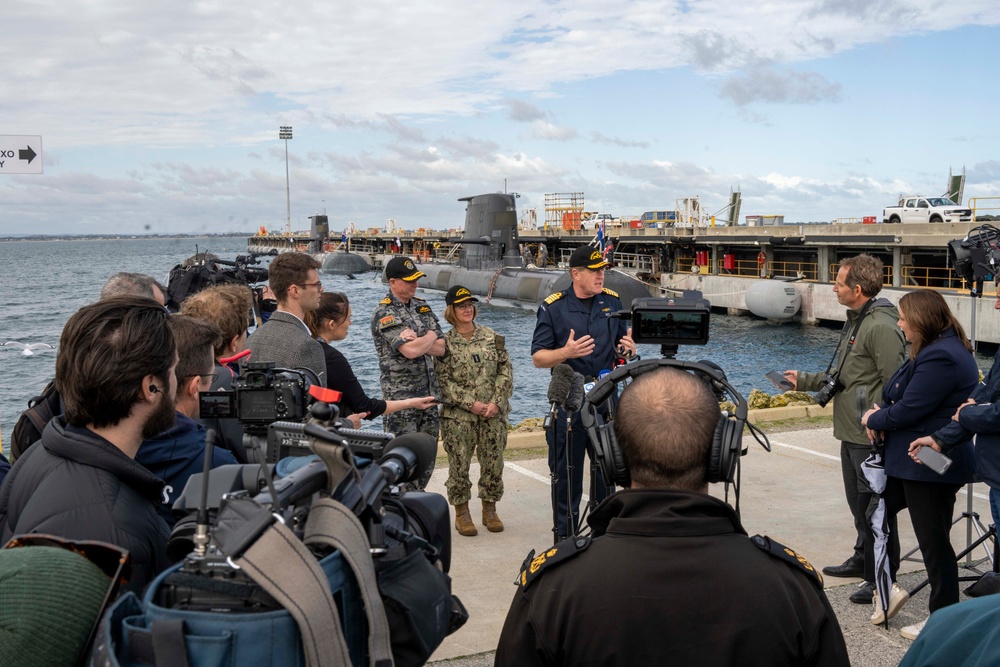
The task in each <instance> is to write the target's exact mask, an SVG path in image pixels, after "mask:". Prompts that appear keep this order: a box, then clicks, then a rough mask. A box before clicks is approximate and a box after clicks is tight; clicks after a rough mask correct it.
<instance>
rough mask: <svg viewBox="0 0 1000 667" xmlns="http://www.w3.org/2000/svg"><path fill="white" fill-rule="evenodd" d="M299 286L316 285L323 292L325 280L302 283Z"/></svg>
mask: <svg viewBox="0 0 1000 667" xmlns="http://www.w3.org/2000/svg"><path fill="white" fill-rule="evenodd" d="M299 287H315V288H316V289H318V290H319V291H320V292H322V291H323V281H322V280H317V281H316V282H314V283H302V284H301V285H299Z"/></svg>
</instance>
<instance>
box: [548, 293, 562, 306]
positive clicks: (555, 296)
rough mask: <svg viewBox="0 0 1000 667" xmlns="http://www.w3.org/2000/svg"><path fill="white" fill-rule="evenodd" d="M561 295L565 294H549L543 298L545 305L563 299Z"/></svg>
mask: <svg viewBox="0 0 1000 667" xmlns="http://www.w3.org/2000/svg"><path fill="white" fill-rule="evenodd" d="M563 294H565V292H556V293H555V294H550V295H548V296H547V297H545V303H547V304H553V303H555V302H556V301H558V300H559V299H561V298H562V297H563Z"/></svg>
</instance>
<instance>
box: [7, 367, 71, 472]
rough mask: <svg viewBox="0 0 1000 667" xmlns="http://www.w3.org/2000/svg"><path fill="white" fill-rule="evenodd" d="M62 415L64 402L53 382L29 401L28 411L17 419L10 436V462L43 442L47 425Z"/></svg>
mask: <svg viewBox="0 0 1000 667" xmlns="http://www.w3.org/2000/svg"><path fill="white" fill-rule="evenodd" d="M62 413H63V408H62V401H61V400H60V399H59V392H58V391H56V383H55V380H53V381H52V382H49V383H48V384H47V385H45V389H42V393H41V394H39V395H38V396H35V397H34V398H32V399H31V400H30V401H28V409H27V410H25V411H24V412H22V413H21V416H20V417H18V418H17V423H16V424H14V430H13V431H12V432H11V436H10V460H11V461H14V460H16V459H17V458H18V457H19V456H21V454H23V453H24V452H25V451H26V450H27V449H28V447H31V446H32V445H33V444H35V443H36V442H38V441H39V440H41V439H42V431H44V430H45V425H46V424H48V423H49V422H50V421H52V418H53V417H56V416H58V415H61V414H62Z"/></svg>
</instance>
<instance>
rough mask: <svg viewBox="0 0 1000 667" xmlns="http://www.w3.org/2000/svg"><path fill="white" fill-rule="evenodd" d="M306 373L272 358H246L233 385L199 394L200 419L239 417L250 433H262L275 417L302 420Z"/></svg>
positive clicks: (293, 420) (304, 404)
mask: <svg viewBox="0 0 1000 667" xmlns="http://www.w3.org/2000/svg"><path fill="white" fill-rule="evenodd" d="M307 396H308V386H307V382H306V377H305V373H303V372H301V371H297V370H289V369H284V368H281V369H279V368H275V364H274V362H273V361H264V362H253V361H251V362H247V364H246V366H245V368H244V370H243V374H242V375H240V376H239V377H236V378H233V389H232V391H229V390H219V391H203V392H201V394H199V406H198V409H199V417H200V418H201V419H215V418H218V419H237V420H239V421H240V422H241V423H242V424H243V426H244V428H245V430H246V432H247V433H251V434H258V435H260V434H263V433H265V432H266V431H267V427H268V425H269V424H271V423H272V422H276V421H279V420H281V421H289V422H295V421H301V420H303V419H305V418H306V417H307V416H308V411H307V409H306V397H307Z"/></svg>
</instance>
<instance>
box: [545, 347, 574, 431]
mask: <svg viewBox="0 0 1000 667" xmlns="http://www.w3.org/2000/svg"><path fill="white" fill-rule="evenodd" d="M573 375H574V373H573V369H572V368H571V367H570V365H569V364H559V365H558V366H556V367H555V368H553V369H552V379H551V380H550V381H549V393H548V395H547V396H548V401H549V412H548V414H546V415H545V419H544V420H543V421H542V427H543V428H544V429H545V430H546V431H548V430H550V429H551V428H552V424H554V423H555V420H556V408H557V407H559V406H560V405H562V404H563V403H565V402H566V397H567V396H568V395H569V390H570V388H571V385H572V384H573Z"/></svg>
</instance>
